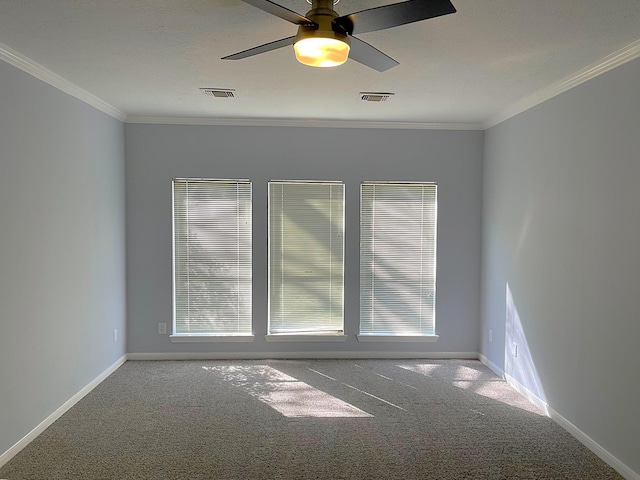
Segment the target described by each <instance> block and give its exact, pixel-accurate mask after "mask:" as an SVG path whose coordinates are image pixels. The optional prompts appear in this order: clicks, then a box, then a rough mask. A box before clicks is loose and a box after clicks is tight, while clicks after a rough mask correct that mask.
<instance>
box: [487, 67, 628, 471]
mask: <svg viewBox="0 0 640 480" xmlns="http://www.w3.org/2000/svg"><path fill="white" fill-rule="evenodd" d="M638 85H640V61H639V60H635V61H633V62H631V63H628V64H626V65H623V66H621V67H619V68H617V69H615V70H613V71H610V72H608V73H606V74H604V75H602V76H600V77H598V78H596V79H593V80H591V81H589V82H587V83H585V84H583V85H581V86H579V87H577V88H575V89H573V90H570V91H568V92H565V93H563V94H562V95H560V96H558V97H556V98H553V99H551V100H550V101H547V102H545V103H543V104H541V105H539V106H537V107H535V108H533V109H531V110H529V111H527V112H525V113H523V114H521V115H519V116H517V117H515V118H512V119H510V120H508V121H506V122H504V123H502V124H500V125H498V126H495V127H493V128H491V129H489V130H488V131H487V133H486V138H485V160H484V162H485V163H484V187H483V191H484V199H483V205H484V211H483V215H484V216H483V280H482V285H483V290H482V313H481V352H482V354H483V355H485V356H486V357H488V358H489V360H490V361H491V362H493V363H494V364H496V365H497V366H498V367H499V368H504V369H505V372H506V373H507V374H509V375H511V376H513V377H514V378H515V379H516V380H517V381H518V382H520V383H521V384H523V385H524V386H525V387H527V388H529V390H531V391H533V392H534V393H536V394H537V395H538V396H539V397H540V398H542V399H543V400H546V401H547V402H548V403H549V405H550V406H551V408H552V409H554V410H555V411H556V412H558V413H559V414H560V415H562V416H563V417H564V418H565V419H567V420H569V421H570V422H571V423H573V425H575V426H576V427H577V428H579V429H580V430H581V431H582V432H583V433H585V434H587V435H588V436H589V437H591V438H592V439H593V440H595V441H596V442H597V443H599V444H600V445H601V446H602V447H604V448H605V449H607V450H608V451H609V452H610V453H612V454H613V455H615V456H616V457H617V458H618V459H620V460H621V461H622V462H624V463H625V464H626V465H627V466H629V467H631V468H632V469H633V470H634V471H635V472H640V443H639V442H638V439H639V438H640V415H638V405H640V382H638V380H639V379H640V374H639V372H640V360H639V359H640V357H639V356H638V339H640V301H639V294H640V254H639V252H638V247H639V246H640V210H639V208H640V188H639V186H638V184H639V183H640V153H639V152H640V134H639V132H640V130H639V127H640V94H639V91H638ZM507 289H508V291H507ZM489 329H491V330H492V331H493V341H492V342H490V341H489V335H488V333H489ZM514 341H515V342H516V343H518V356H517V357H513V355H512V349H513V342H514ZM505 358H506V361H505Z"/></svg>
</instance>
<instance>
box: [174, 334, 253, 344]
mask: <svg viewBox="0 0 640 480" xmlns="http://www.w3.org/2000/svg"><path fill="white" fill-rule="evenodd" d="M253 338H254V336H253V335H169V339H170V340H171V343H213V342H253Z"/></svg>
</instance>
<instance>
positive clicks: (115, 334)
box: [113, 328, 118, 343]
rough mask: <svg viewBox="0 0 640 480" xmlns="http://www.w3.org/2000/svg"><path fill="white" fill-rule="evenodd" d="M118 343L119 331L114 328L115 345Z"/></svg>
mask: <svg viewBox="0 0 640 480" xmlns="http://www.w3.org/2000/svg"><path fill="white" fill-rule="evenodd" d="M117 341H118V329H117V328H114V329H113V343H116V342H117Z"/></svg>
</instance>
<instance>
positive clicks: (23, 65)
mask: <svg viewBox="0 0 640 480" xmlns="http://www.w3.org/2000/svg"><path fill="white" fill-rule="evenodd" d="M0 60H4V61H5V62H7V63H9V64H11V65H13V66H14V67H16V68H18V69H20V70H22V71H23V72H26V73H28V74H29V75H32V76H34V77H36V78H37V79H38V80H42V81H43V82H45V83H48V84H49V85H51V86H52V87H55V88H57V89H58V90H61V91H62V92H64V93H66V94H68V95H71V96H72V97H74V98H77V99H78V100H81V101H82V102H84V103H86V104H88V105H90V106H92V107H93V108H96V109H97V110H100V111H101V112H103V113H106V114H107V115H109V116H111V117H113V118H115V119H117V120H120V121H121V122H124V120H125V118H126V114H125V113H124V112H122V111H120V110H118V109H117V108H115V107H114V106H112V105H110V104H108V103H107V102H105V101H104V100H101V99H100V98H98V97H96V96H95V95H93V94H91V93H89V92H87V91H86V90H83V89H82V88H80V87H78V86H77V85H74V84H73V83H71V82H69V81H68V80H66V79H64V78H62V77H61V76H60V75H58V74H57V73H54V72H52V71H51V70H49V69H47V68H45V67H43V66H42V65H40V64H38V63H36V62H34V61H33V60H31V59H30V58H28V57H25V56H24V55H22V54H20V53H18V52H16V51H15V50H13V49H12V48H10V47H8V46H7V45H5V44H3V43H0Z"/></svg>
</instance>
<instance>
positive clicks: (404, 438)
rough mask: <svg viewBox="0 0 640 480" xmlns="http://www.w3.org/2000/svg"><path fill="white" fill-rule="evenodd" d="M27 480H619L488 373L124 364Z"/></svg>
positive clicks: (14, 477)
mask: <svg viewBox="0 0 640 480" xmlns="http://www.w3.org/2000/svg"><path fill="white" fill-rule="evenodd" d="M0 478H3V479H8V480H19V479H194V480H195V479H438V480H448V479H580V480H588V479H620V478H622V477H621V476H620V475H618V474H617V473H616V472H615V471H614V470H613V469H611V468H610V467H609V466H608V465H606V464H605V463H604V462H602V461H601V460H600V459H599V458H597V457H596V456H595V455H594V454H593V453H591V452H590V451H589V450H588V449H587V448H586V447H584V446H583V445H582V444H580V443H579V442H578V441H577V440H575V439H574V438H573V437H572V436H571V435H569V434H568V433H567V432H565V431H564V430H563V429H562V428H561V427H559V426H558V425H556V424H555V423H554V422H553V421H552V420H550V419H549V418H547V417H545V416H543V415H542V414H541V412H539V411H538V410H537V409H536V408H535V407H533V406H532V405H531V404H529V403H528V402H527V401H526V400H525V399H523V398H522V397H521V396H519V395H518V394H517V393H516V392H514V391H513V390H512V389H511V388H510V387H509V386H508V385H507V384H506V383H505V382H503V381H502V380H500V379H499V378H498V377H496V376H495V375H494V374H493V373H492V372H491V371H489V370H488V369H487V368H486V367H484V366H483V365H482V364H481V363H480V362H477V361H471V360H443V361H437V360H268V361H184V362H168V361H167V362H127V363H125V364H124V365H123V366H122V367H121V368H120V369H118V370H117V371H116V372H115V373H114V374H112V375H111V376H110V377H109V378H107V379H106V380H105V381H104V382H103V383H102V384H100V385H99V386H98V387H97V388H96V389H95V390H93V391H92V392H91V393H90V394H89V395H87V396H86V397H85V398H84V399H82V400H81V401H80V402H78V404H76V405H75V406H74V407H73V408H72V409H71V410H69V411H68V412H67V413H66V414H65V415H63V416H62V417H61V418H60V419H59V420H58V421H56V422H55V423H54V424H53V425H52V426H51V427H49V428H48V429H47V430H46V431H45V432H43V433H42V434H41V435H40V436H39V437H38V438H37V439H35V440H34V441H33V442H32V443H31V444H30V445H28V446H27V447H26V448H25V449H24V450H23V451H22V452H20V453H19V454H18V455H16V456H15V457H14V458H13V459H12V460H11V461H10V462H9V463H7V464H6V465H5V466H4V467H3V468H1V469H0Z"/></svg>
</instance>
